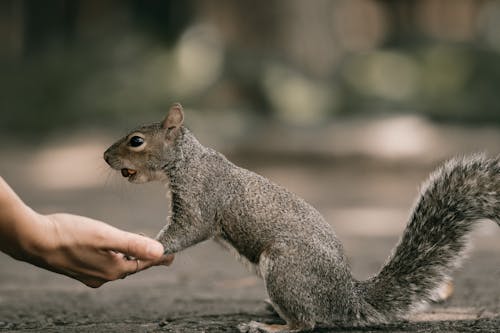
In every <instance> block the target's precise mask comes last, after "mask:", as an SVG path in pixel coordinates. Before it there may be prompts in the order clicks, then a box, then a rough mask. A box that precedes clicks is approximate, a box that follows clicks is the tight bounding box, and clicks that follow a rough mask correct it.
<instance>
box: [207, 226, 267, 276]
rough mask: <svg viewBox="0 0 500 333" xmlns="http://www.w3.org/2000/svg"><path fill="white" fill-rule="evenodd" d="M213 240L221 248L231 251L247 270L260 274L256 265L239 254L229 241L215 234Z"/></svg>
mask: <svg viewBox="0 0 500 333" xmlns="http://www.w3.org/2000/svg"><path fill="white" fill-rule="evenodd" d="M214 240H215V242H216V243H218V244H220V245H221V246H222V247H223V248H225V249H226V250H227V251H229V253H231V254H232V255H233V256H234V257H235V258H236V260H238V261H239V262H241V263H242V264H243V265H244V266H245V267H246V268H247V269H248V270H249V271H251V272H254V273H256V274H257V275H259V276H261V275H260V272H259V267H258V265H256V264H254V263H252V262H251V261H250V260H248V259H247V258H246V257H245V256H243V255H241V254H240V253H239V252H238V250H236V248H235V247H234V246H233V245H232V244H231V243H230V242H228V241H227V240H226V239H224V238H223V237H220V236H215V237H214Z"/></svg>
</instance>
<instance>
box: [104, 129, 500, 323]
mask: <svg viewBox="0 0 500 333" xmlns="http://www.w3.org/2000/svg"><path fill="white" fill-rule="evenodd" d="M170 131H172V128H169V129H165V128H163V127H162V126H161V124H154V125H150V126H143V127H141V128H139V129H137V130H136V131H135V132H141V133H144V135H145V137H146V141H147V140H150V141H152V142H148V145H147V146H146V148H145V149H144V152H140V153H136V154H131V153H130V152H128V151H127V152H126V153H125V151H126V142H127V137H125V138H123V139H121V140H119V141H118V142H117V143H115V144H114V145H113V146H111V147H110V148H109V149H108V150H107V151H106V153H105V158H106V160H107V161H108V163H110V165H111V166H112V167H113V168H115V169H120V168H124V167H127V168H132V169H135V170H137V171H138V174H139V175H138V176H137V177H136V179H140V181H141V182H142V181H150V180H166V181H169V184H170V185H169V186H170V189H171V193H172V216H171V222H170V223H167V226H165V228H164V229H163V230H162V231H161V232H160V233H159V235H158V237H157V238H158V240H159V241H160V242H161V243H162V244H163V245H164V247H165V249H166V252H169V253H175V252H179V251H181V250H183V249H185V248H187V247H190V246H192V245H194V244H197V243H199V242H201V241H204V240H206V239H210V238H215V239H216V240H219V241H220V242H222V243H223V244H225V245H226V246H229V247H231V248H234V249H235V250H236V251H237V252H238V253H239V254H240V255H241V256H242V257H243V258H245V261H247V262H249V263H250V264H251V265H255V266H256V268H257V271H258V272H259V274H260V275H261V276H262V278H263V279H264V281H265V285H266V289H267V292H268V294H269V297H270V299H271V301H272V303H273V305H274V307H275V309H276V311H277V312H278V313H279V314H280V316H281V317H282V318H283V319H285V320H286V322H287V324H288V327H289V328H290V329H292V330H303V329H311V328H314V327H315V326H318V325H319V326H334V325H343V326H360V325H366V324H376V323H382V322H387V321H389V320H394V319H398V318H403V317H405V316H406V315H408V313H410V312H411V311H412V310H413V309H415V308H416V307H417V306H418V305H419V304H422V303H425V302H427V301H429V300H430V299H431V298H432V296H433V293H434V292H435V291H436V290H437V289H438V288H439V287H440V286H441V285H442V284H443V283H444V282H446V281H447V280H448V279H449V274H450V273H451V272H452V270H453V268H454V267H456V265H457V263H458V261H459V259H460V258H461V256H462V254H463V251H464V249H465V246H466V243H467V235H468V234H469V231H470V230H471V228H472V226H473V223H474V222H475V221H477V220H479V219H491V220H493V221H495V222H497V223H500V161H499V158H498V157H497V158H495V159H487V158H486V157H484V156H482V155H477V156H472V157H466V158H456V159H453V160H451V161H449V162H447V163H446V164H445V165H444V166H443V167H441V168H440V169H438V170H437V171H436V172H435V173H433V174H432V175H431V177H430V179H429V180H428V181H427V183H426V184H425V185H424V186H423V187H422V193H421V195H420V197H419V198H418V200H417V202H416V205H415V207H414V210H413V212H412V213H411V216H410V220H409V223H408V226H407V228H406V230H405V232H404V234H403V236H402V238H401V241H400V242H399V245H398V246H397V247H396V249H395V250H394V252H393V254H392V255H391V257H390V258H389V259H388V261H387V263H386V264H385V266H384V267H383V268H382V270H381V271H380V273H379V274H377V275H376V276H374V277H372V278H370V279H369V280H367V281H356V280H355V279H354V278H353V277H352V275H351V272H350V269H349V266H348V264H347V260H346V257H345V255H344V251H343V249H342V245H341V243H340V241H339V239H338V238H337V237H336V235H335V233H334V231H333V229H332V227H331V226H330V225H329V224H328V223H327V222H326V221H325V220H324V219H323V217H322V216H321V215H320V214H319V212H318V211H317V210H316V209H314V208H313V207H312V206H311V205H309V204H308V203H306V202H305V201H304V200H303V199H301V198H300V197H298V196H297V195H295V194H293V193H291V192H289V191H288V190H287V189H285V188H283V187H281V186H279V185H277V184H274V183H272V182H271V181H269V180H268V179H266V178H264V177H262V176H259V175H257V174H255V173H253V172H251V171H248V170H245V169H243V168H240V167H237V166H236V165H234V164H233V163H231V162H229V161H228V160H227V159H226V158H225V157H224V156H223V155H221V154H220V153H218V152H216V151H214V150H212V149H210V148H206V147H204V146H203V145H201V144H200V143H199V142H198V141H197V140H196V138H195V137H194V136H193V134H192V133H191V132H190V131H189V130H188V129H187V128H185V127H184V126H180V127H179V128H178V129H173V131H176V132H175V133H174V134H175V135H172V133H171V132H170ZM172 137H173V139H172ZM158 140H160V141H161V142H158ZM124 147H125V148H124ZM144 175H145V176H144ZM162 175H163V176H162Z"/></svg>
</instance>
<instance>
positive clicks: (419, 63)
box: [0, 0, 500, 137]
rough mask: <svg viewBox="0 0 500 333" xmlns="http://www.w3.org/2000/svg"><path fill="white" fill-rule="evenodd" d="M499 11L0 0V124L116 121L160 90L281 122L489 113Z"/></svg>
mask: <svg viewBox="0 0 500 333" xmlns="http://www.w3.org/2000/svg"><path fill="white" fill-rule="evenodd" d="M499 22H500V2H498V1H488V0H485V1H474V0H420V1H416V0H415V1H389V0H386V1H382V0H378V1H375V0H349V1H348V0H337V1H329V0H316V1H306V0H289V1H287V0H271V1H251V2H247V1H232V0H220V1H210V0H186V1H174V0H170V1H163V0H148V1H140V0H129V1H118V0H107V1H99V0H86V1H84V0H47V1H43V2H40V1H36V0H31V1H28V0H25V1H21V0H4V1H2V2H0V43H1V44H2V45H1V47H0V49H1V51H0V59H1V63H0V70H1V73H2V74H1V78H0V92H1V96H0V107H1V110H2V111H1V113H0V128H1V129H2V131H4V132H11V133H16V134H19V135H25V136H32V137H38V136H39V135H40V134H41V133H45V132H48V131H51V130H53V129H61V128H62V129H72V128H76V127H79V126H82V125H83V126H90V125H91V126H101V127H109V126H115V127H117V128H122V127H123V126H131V125H133V124H135V123H137V122H138V121H144V120H145V119H156V118H158V115H159V114H162V112H163V111H164V110H165V109H166V108H167V106H168V105H169V104H170V103H171V102H173V101H181V102H182V103H183V104H185V105H187V106H189V108H192V109H194V110H199V111H200V112H203V111H206V110H219V111H220V112H228V113H229V112H237V113H238V114H246V115H248V117H251V116H252V115H258V116H260V117H272V118H276V119H277V120H278V121H280V122H284V123H290V124H294V125H297V124H298V125H314V124H321V123H324V122H325V121H328V120H329V119H332V118H334V117H351V116H374V115H378V114H391V113H415V114H419V115H422V116H426V117H430V118H432V119H435V120H439V121H460V122H464V123H481V122H483V123H484V122H496V123H499V122H500V94H499V92H498V90H499V88H498V86H499V83H500V53H499V52H500V23H499Z"/></svg>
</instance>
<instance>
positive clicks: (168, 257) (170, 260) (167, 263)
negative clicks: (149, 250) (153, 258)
mask: <svg viewBox="0 0 500 333" xmlns="http://www.w3.org/2000/svg"><path fill="white" fill-rule="evenodd" d="M163 258H164V259H163V261H162V263H161V264H162V265H165V266H170V265H171V264H172V263H173V262H174V259H175V255H173V254H167V255H164V256H163Z"/></svg>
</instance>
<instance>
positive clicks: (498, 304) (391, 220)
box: [0, 140, 500, 333]
mask: <svg viewBox="0 0 500 333" xmlns="http://www.w3.org/2000/svg"><path fill="white" fill-rule="evenodd" d="M108 143H109V141H106V140H101V141H99V140H98V141H97V143H93V144H89V143H88V142H81V141H78V140H76V141H74V142H73V141H72V142H69V143H67V144H66V143H65V145H62V146H61V145H57V144H56V145H53V146H41V147H35V148H26V147H24V148H23V149H15V148H12V147H10V148H7V147H4V148H2V154H1V163H0V174H1V175H2V176H3V177H4V178H5V179H6V180H7V181H8V182H9V183H10V184H11V185H12V186H13V187H14V188H15V189H16V191H17V192H18V193H19V194H20V195H21V196H22V197H23V198H24V199H25V200H26V201H27V202H28V203H29V204H30V205H32V206H33V207H34V208H36V209H38V210H40V211H42V212H47V213H48V212H55V211H68V212H73V213H78V214H83V215H88V216H91V217H94V218H97V219H102V220H104V221H107V222H108V223H110V224H113V225H115V226H118V227H120V228H123V229H126V230H130V231H134V232H144V233H146V234H148V235H151V236H154V235H155V234H156V232H157V231H158V230H159V229H160V228H161V227H162V224H163V220H164V216H165V212H166V207H165V199H164V189H163V188H162V187H161V186H160V185H157V184H151V185H141V186H137V185H129V184H127V183H125V182H124V181H123V180H122V179H121V178H120V177H119V175H115V174H110V172H109V171H108V170H107V169H106V167H105V165H104V164H103V162H102V161H101V160H100V154H101V153H102V148H104V147H105V146H106V145H107V144H108ZM75 151H77V152H78V154H74V153H75ZM498 152H500V149H499V150H497V151H496V153H498ZM72 154H73V155H72ZM252 154H253V153H250V152H246V153H245V152H240V153H238V154H236V153H234V154H231V158H232V159H233V160H235V161H236V162H237V163H239V164H242V165H244V166H246V167H248V168H250V169H252V170H254V171H257V172H259V173H261V174H263V175H265V176H267V177H269V178H271V179H273V180H274V181H276V182H278V183H281V184H283V185H285V186H286V187H288V188H290V189H291V190H293V191H294V192H297V193H299V194H300V195H301V196H302V197H304V198H305V199H306V200H308V201H309V202H311V203H312V204H313V205H314V206H315V207H317V208H318V209H319V210H320V211H321V212H322V213H323V214H324V215H325V216H326V219H327V220H328V221H329V222H330V223H331V224H332V226H333V228H334V229H335V230H336V232H337V234H338V236H339V237H340V238H341V239H342V240H343V243H344V246H345V249H346V252H347V254H348V256H349V259H350V261H351V264H352V268H353V271H354V274H355V276H356V277H357V278H360V279H362V278H366V277H368V276H369V275H370V274H374V273H376V272H377V270H378V268H379V267H380V266H381V265H382V263H383V262H384V260H385V258H386V257H387V256H388V254H389V253H390V250H391V248H392V247H393V246H394V245H395V243H396V242H397V239H398V236H399V235H400V233H401V231H402V229H403V228H404V222H405V220H406V217H407V215H408V212H409V209H410V207H411V205H412V203H413V200H414V196H415V195H416V193H417V187H418V185H419V183H420V182H421V181H423V180H424V179H425V177H426V175H427V174H428V172H429V171H431V170H432V168H433V167H434V166H435V165H436V163H435V162H429V163H421V164H418V163H413V162H412V161H407V160H391V159H375V158H371V157H363V156H350V157H349V156H337V155H335V156H331V157H327V158H325V157H324V156H323V157H322V158H319V159H311V158H310V157H307V156H305V157H304V156H301V155H300V154H288V155H286V156H278V155H273V154H270V153H267V155H265V156H266V157H265V158H262V156H263V155H252ZM82 155H84V156H87V157H88V158H86V159H82V157H81V156H82ZM65 163H67V165H65ZM61 165H62V166H61ZM54 174H57V176H54ZM498 229H499V228H497V227H496V225H494V224H493V223H491V222H484V223H481V224H480V226H479V227H478V228H477V230H476V232H475V233H474V236H473V243H474V247H473V249H472V250H471V252H470V257H469V259H468V260H467V261H465V263H464V265H463V267H462V268H461V269H460V270H459V271H458V272H457V273H456V274H455V275H454V277H455V280H454V281H455V294H454V295H453V297H452V298H451V299H450V300H448V301H447V302H445V303H442V304H435V305H432V306H431V307H429V308H428V309H427V310H426V311H425V312H424V313H423V314H419V315H415V316H413V317H412V318H411V320H409V321H407V322H400V323H394V324H391V325H386V326H381V327H372V328H365V329H362V330H355V329H348V328H337V329H332V330H328V331H331V332H344V331H348V332H357V331H363V332H371V331H374V332H375V331H381V330H382V331H391V332H498V331H499V330H500V285H499V281H500V230H498ZM0 267H1V268H0V331H2V332H41V331H43V332H93V333H97V332H236V331H237V330H236V325H237V324H238V323H240V322H248V321H250V320H261V321H265V322H269V323H275V322H280V320H279V318H277V317H276V316H275V315H274V314H273V313H271V312H269V311H268V310H267V309H266V306H265V304H264V302H263V300H264V299H265V298H266V294H265V290H264V286H263V284H262V282H261V281H260V280H259V279H258V278H257V277H255V276H254V275H253V274H252V273H251V272H248V271H247V270H246V269H245V268H244V267H243V266H242V265H241V264H239V263H238V262H237V261H236V260H235V259H234V258H232V257H231V255H230V254H229V253H226V252H225V251H224V250H223V249H221V248H220V247H219V246H218V245H216V244H214V243H213V242H211V241H209V242H205V243H203V244H200V245H198V246H195V247H193V248H190V249H188V250H186V251H184V252H182V253H180V254H178V256H177V257H176V260H175V262H174V264H173V265H172V266H171V267H168V268H166V267H161V268H153V269H150V270H148V271H145V272H141V273H140V274H137V275H134V276H130V277H128V278H127V279H125V280H120V281H117V282H113V283H109V284H107V285H104V286H103V287H101V288H99V289H96V290H94V289H89V288H87V287H85V286H83V285H81V284H79V283H78V282H75V281H73V280H71V279H69V278H66V277H63V276H58V275H55V274H53V273H49V272H45V271H43V270H41V269H38V268H36V267H32V266H30V265H28V264H25V263H22V262H17V261H15V260H13V259H11V258H10V257H8V256H6V255H3V254H0Z"/></svg>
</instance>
